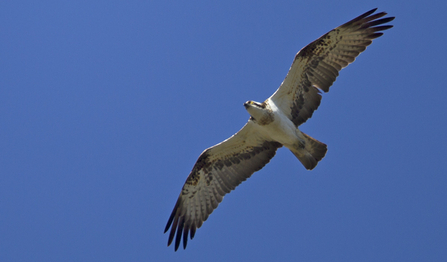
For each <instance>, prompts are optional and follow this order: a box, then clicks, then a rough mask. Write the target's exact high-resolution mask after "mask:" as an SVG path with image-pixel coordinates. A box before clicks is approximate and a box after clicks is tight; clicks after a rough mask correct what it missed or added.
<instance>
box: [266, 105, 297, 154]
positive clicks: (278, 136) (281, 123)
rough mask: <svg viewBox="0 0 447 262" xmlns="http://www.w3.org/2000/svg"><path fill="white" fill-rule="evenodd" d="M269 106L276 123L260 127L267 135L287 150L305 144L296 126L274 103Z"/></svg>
mask: <svg viewBox="0 0 447 262" xmlns="http://www.w3.org/2000/svg"><path fill="white" fill-rule="evenodd" d="M269 105H270V107H271V109H272V111H273V114H274V121H273V122H272V123H270V124H267V125H264V126H260V128H261V129H262V130H263V132H264V133H265V135H266V136H267V137H269V138H271V139H272V140H274V141H277V142H279V143H281V144H283V145H284V146H285V147H287V148H296V147H297V146H298V145H299V144H303V143H304V136H303V135H302V133H301V131H300V130H299V129H298V128H297V127H295V124H293V122H292V121H291V120H290V119H289V118H288V117H287V116H286V115H285V114H284V113H283V112H282V111H281V109H280V108H278V107H277V106H276V105H275V104H274V103H273V101H271V100H270V101H269Z"/></svg>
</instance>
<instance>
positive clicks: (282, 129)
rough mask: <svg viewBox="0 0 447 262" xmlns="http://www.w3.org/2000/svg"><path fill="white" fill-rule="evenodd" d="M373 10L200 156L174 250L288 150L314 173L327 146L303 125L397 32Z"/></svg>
mask: <svg viewBox="0 0 447 262" xmlns="http://www.w3.org/2000/svg"><path fill="white" fill-rule="evenodd" d="M376 10H377V8H376V9H372V10H370V11H368V12H366V13H364V14H362V15H360V16H358V17H356V18H354V19H353V20H351V21H349V22H347V23H345V24H343V25H341V26H339V27H337V28H335V29H333V30H331V31H329V32H328V33H326V34H324V35H323V36H321V37H320V38H318V39H317V40H315V41H313V42H312V43H310V44H308V45H307V46H306V47H304V48H303V49H301V50H300V51H299V52H298V53H297V54H296V56H295V59H294V60H293V63H292V66H291V67H290V69H289V72H288V74H287V76H286V78H285V79H284V81H283V82H282V83H281V85H280V87H279V88H278V90H276V92H275V93H274V94H273V95H272V96H271V97H269V98H268V99H267V100H265V101H264V102H262V103H259V102H255V101H247V102H245V103H244V107H245V109H246V110H247V111H248V113H249V114H250V119H249V120H248V122H247V123H246V124H245V126H244V127H243V128H242V129H241V130H239V132H237V133H236V134H234V135H233V136H231V137H230V138H228V139H227V140H225V141H223V142H221V143H219V144H217V145H215V146H212V147H210V148H208V149H205V151H203V152H202V154H200V156H199V158H198V160H197V162H196V163H195V165H194V167H193V169H192V171H191V173H190V174H189V176H188V178H187V179H186V182H185V184H184V185H183V188H182V190H181V192H180V196H179V198H178V200H177V203H176V204H175V207H174V210H173V211H172V213H171V216H170V217H169V220H168V223H167V224H166V228H165V231H164V232H165V233H166V232H167V231H168V230H169V228H171V231H170V233H169V239H168V246H169V245H171V243H172V241H173V240H174V238H175V250H176V251H177V249H178V247H179V245H180V242H181V241H182V239H183V248H186V244H187V242H188V235H189V236H190V239H193V237H194V235H195V233H196V229H197V228H200V227H201V226H202V223H203V222H204V221H205V220H206V219H207V218H208V216H209V215H210V214H211V213H212V212H213V210H214V209H216V208H217V206H218V205H219V203H220V202H221V201H222V199H223V197H224V195H225V194H227V193H229V192H230V191H231V190H233V189H235V188H236V186H238V185H239V184H240V183H241V182H242V181H244V180H246V179H247V178H249V177H250V176H251V175H252V174H253V173H254V172H256V171H258V170H260V169H261V168H263V167H264V166H265V165H266V164H267V163H268V162H269V161H270V159H272V158H273V156H274V155H275V153H276V150H277V149H278V148H280V147H282V146H284V147H286V148H288V149H289V150H290V151H292V153H293V154H294V155H295V156H296V158H298V160H299V161H300V162H301V163H302V164H303V166H304V167H305V168H306V169H308V170H311V169H313V168H315V166H316V165H317V164H318V162H319V161H320V160H321V159H322V158H323V157H324V156H325V154H326V151H327V146H326V144H324V143H322V142H320V141H318V140H316V139H314V138H312V137H310V136H309V135H306V134H305V133H303V132H301V131H300V130H299V129H298V127H299V126H300V125H301V124H303V123H304V122H306V121H307V119H309V118H310V117H312V114H313V112H314V111H315V110H316V109H317V108H318V106H319V105H320V101H321V91H324V92H328V91H329V87H330V86H331V85H332V84H333V83H334V81H335V79H336V78H337V76H338V72H339V71H340V70H341V69H342V68H344V67H346V66H347V65H349V64H350V63H352V62H354V60H355V58H356V57H357V56H358V55H359V54H360V53H361V52H363V51H365V49H366V47H367V46H368V45H370V44H371V43H372V40H373V39H375V38H377V37H380V36H381V35H383V33H382V32H381V31H384V30H387V29H390V28H392V27H393V26H392V25H384V24H386V23H388V22H390V21H392V20H394V17H385V18H382V17H384V16H385V15H386V13H385V12H380V13H375V12H376Z"/></svg>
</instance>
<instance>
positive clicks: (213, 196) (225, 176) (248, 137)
mask: <svg viewBox="0 0 447 262" xmlns="http://www.w3.org/2000/svg"><path fill="white" fill-rule="evenodd" d="M256 128H257V127H256V125H255V124H254V123H253V122H252V121H251V120H249V121H248V123H247V124H246V125H245V126H244V127H243V128H242V129H241V130H240V131H239V132H238V133H236V134H235V135H233V136H232V137H230V138H229V139H227V140H225V141H223V142H222V143H219V144H217V145H215V146H213V147H211V148H208V149H206V150H205V151H203V153H202V154H201V155H200V157H199V159H198V160H197V162H196V164H195V165H194V167H193V169H192V171H191V173H190V174H189V176H188V178H187V179H186V182H185V184H184V186H183V188H182V191H181V193H180V196H179V198H178V200H177V203H176V204H175V207H174V210H173V211H172V214H171V216H170V217H169V220H168V223H167V225H166V228H165V233H166V231H168V230H169V228H170V227H171V232H170V234H169V240H168V246H169V245H170V244H171V243H172V241H173V239H174V235H175V234H176V232H177V236H176V238H175V250H177V249H178V247H179V244H180V241H181V239H182V235H183V248H186V244H187V241H188V234H190V238H191V239H192V238H193V237H194V234H195V232H196V229H197V228H199V227H200V226H202V223H203V222H204V221H205V220H206V219H207V218H208V216H209V215H210V214H211V213H212V212H213V210H214V209H216V208H217V206H218V205H219V203H220V202H221V201H222V199H223V196H224V195H225V194H227V193H229V192H230V191H231V190H233V189H235V188H236V186H238V185H239V184H240V183H241V182H242V181H244V180H246V179H247V178H249V177H250V176H251V175H252V174H253V173H254V172H255V171H258V170H259V169H261V168H262V167H264V166H265V165H266V164H267V163H268V162H269V161H270V159H271V158H272V157H273V156H274V155H275V153H276V150H277V149H278V148H279V147H281V146H282V145H281V144H279V143H277V142H273V141H266V139H265V138H263V137H261V136H260V134H259V133H258V132H256Z"/></svg>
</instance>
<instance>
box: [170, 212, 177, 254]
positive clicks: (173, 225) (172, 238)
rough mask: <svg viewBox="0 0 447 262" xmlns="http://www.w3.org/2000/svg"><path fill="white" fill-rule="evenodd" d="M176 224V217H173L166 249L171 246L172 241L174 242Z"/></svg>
mask: <svg viewBox="0 0 447 262" xmlns="http://www.w3.org/2000/svg"><path fill="white" fill-rule="evenodd" d="M177 223H178V217H175V219H174V224H172V228H171V232H169V238H168V247H169V246H170V245H171V243H172V240H174V236H175V231H176V229H177Z"/></svg>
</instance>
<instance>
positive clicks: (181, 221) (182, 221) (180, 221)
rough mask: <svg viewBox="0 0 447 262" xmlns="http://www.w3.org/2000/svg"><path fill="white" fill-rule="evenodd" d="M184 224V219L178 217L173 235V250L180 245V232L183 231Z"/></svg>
mask: <svg viewBox="0 0 447 262" xmlns="http://www.w3.org/2000/svg"><path fill="white" fill-rule="evenodd" d="M184 225H185V220H184V218H183V217H180V218H179V224H178V227H177V235H176V236H175V251H177V249H178V247H179V246H180V240H182V232H183V227H184Z"/></svg>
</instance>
